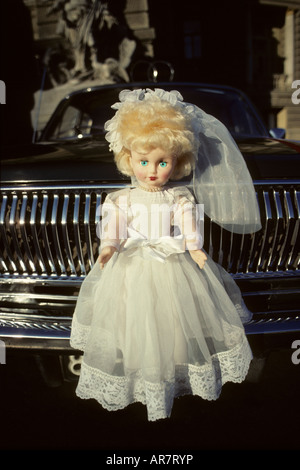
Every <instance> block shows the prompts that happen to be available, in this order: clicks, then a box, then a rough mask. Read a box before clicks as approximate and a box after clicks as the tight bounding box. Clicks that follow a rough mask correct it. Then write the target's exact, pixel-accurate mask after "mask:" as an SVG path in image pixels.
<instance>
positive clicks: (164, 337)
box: [71, 252, 252, 420]
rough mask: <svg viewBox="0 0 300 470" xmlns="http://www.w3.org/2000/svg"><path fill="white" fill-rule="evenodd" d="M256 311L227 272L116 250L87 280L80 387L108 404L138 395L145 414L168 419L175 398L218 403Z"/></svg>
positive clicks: (76, 337) (79, 333)
mask: <svg viewBox="0 0 300 470" xmlns="http://www.w3.org/2000/svg"><path fill="white" fill-rule="evenodd" d="M250 318H251V314H250V312H249V311H248V310H247V309H246V308H245V306H244V304H243V302H242V298H241V294H240V291H239V289H238V287H237V285H236V284H235V282H234V281H233V280H232V278H231V276H230V275H229V274H228V273H227V272H225V271H224V270H223V268H221V267H220V266H219V265H217V264H215V263H214V262H213V261H212V260H211V259H210V258H208V261H207V263H206V265H205V267H204V269H203V270H200V269H199V268H198V266H197V265H196V264H195V263H194V261H192V259H191V257H190V255H189V253H183V254H174V255H171V256H169V257H168V258H167V260H166V262H165V263H161V262H159V261H157V260H155V259H151V258H149V259H142V258H141V257H140V256H138V252H137V256H133V257H128V256H127V254H124V253H120V254H115V255H114V256H113V258H112V259H111V260H110V261H109V263H108V264H107V265H106V267H105V268H104V270H103V271H101V270H100V268H99V265H98V263H96V264H95V266H94V267H93V269H92V270H91V272H90V273H89V275H88V276H87V278H86V279H85V281H84V282H83V284H82V287H81V290H80V294H79V297H78V301H77V306H76V309H75V313H74V317H73V323H72V332H71V345H72V347H74V348H75V349H80V350H82V351H84V355H83V362H82V368H81V374H80V378H79V382H78V386H77V389H76V393H77V395H78V396H79V397H81V398H95V399H96V400H98V401H99V403H101V405H102V406H103V407H105V408H106V409H108V410H117V409H122V408H124V407H126V406H127V405H129V404H130V403H134V402H136V401H139V402H142V403H144V404H146V405H147V411H148V419H149V420H157V419H161V418H166V417H168V416H170V414H171V410H172V405H173V400H174V398H175V397H178V396H182V395H186V394H193V395H198V396H200V397H203V398H205V399H208V400H215V399H217V398H218V396H219V395H220V392H221V388H222V385H223V384H224V383H226V382H228V381H232V382H241V381H243V380H244V379H245V376H246V374H247V371H248V368H249V364H250V361H251V359H252V353H251V350H250V347H249V344H248V341H247V339H246V336H245V333H244V328H243V323H244V322H247V321H249V320H250Z"/></svg>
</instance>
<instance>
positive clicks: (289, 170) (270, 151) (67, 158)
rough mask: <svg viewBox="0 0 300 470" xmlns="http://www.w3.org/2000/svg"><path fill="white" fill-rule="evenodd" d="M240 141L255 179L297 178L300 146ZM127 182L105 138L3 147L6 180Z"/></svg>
mask: <svg viewBox="0 0 300 470" xmlns="http://www.w3.org/2000/svg"><path fill="white" fill-rule="evenodd" d="M237 144H238V146H239V148H240V150H241V152H242V153H243V155H244V158H245V161H246V163H247V166H248V168H249V171H250V173H251V175H252V178H253V179H255V180H259V179H275V178H276V179H295V178H297V177H298V179H299V176H300V175H299V174H298V175H297V174H295V170H296V168H297V166H298V167H299V162H300V145H299V144H297V143H295V142H289V141H277V140H274V139H266V138H260V139H253V138H251V139H243V140H237ZM121 181H124V182H126V181H127V182H128V181H129V178H125V177H123V176H122V175H120V173H119V172H118V170H117V169H116V166H115V163H114V161H113V154H112V153H111V152H109V150H108V145H107V142H106V141H105V140H104V139H97V140H96V139H94V140H91V139H84V140H78V141H77V142H67V143H61V144H52V143H39V144H32V145H27V146H15V147H13V146H11V147H9V148H7V149H5V148H3V149H2V159H1V182H2V184H3V183H16V184H22V183H24V184H26V183H46V182H47V183H51V184H53V183H59V184H62V183H106V182H107V183H112V182H115V183H117V182H119V183H120V182H121Z"/></svg>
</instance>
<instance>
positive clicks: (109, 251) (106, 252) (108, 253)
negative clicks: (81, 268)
mask: <svg viewBox="0 0 300 470" xmlns="http://www.w3.org/2000/svg"><path fill="white" fill-rule="evenodd" d="M115 251H117V248H115V247H114V246H106V247H105V248H103V250H101V253H100V255H99V258H98V261H99V263H100V269H103V268H104V265H105V264H106V263H108V261H109V260H110V258H111V257H112V255H113V254H114V252H115Z"/></svg>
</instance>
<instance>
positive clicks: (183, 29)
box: [23, 0, 300, 140]
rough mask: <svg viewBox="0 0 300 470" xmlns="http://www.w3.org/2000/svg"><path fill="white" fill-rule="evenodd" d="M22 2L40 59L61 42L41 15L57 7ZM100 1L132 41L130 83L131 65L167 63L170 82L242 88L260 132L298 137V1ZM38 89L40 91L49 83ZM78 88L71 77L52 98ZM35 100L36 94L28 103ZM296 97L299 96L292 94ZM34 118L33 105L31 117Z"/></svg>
mask: <svg viewBox="0 0 300 470" xmlns="http://www.w3.org/2000/svg"><path fill="white" fill-rule="evenodd" d="M23 1H24V3H25V4H26V6H27V7H28V8H29V10H30V13H31V18H32V25H33V33H34V42H35V50H36V53H37V55H39V56H40V57H42V56H43V54H44V53H45V51H46V50H48V49H49V48H50V49H51V48H53V47H54V46H57V45H58V44H61V42H62V35H61V33H59V32H58V29H57V26H58V22H59V17H60V12H59V11H56V12H53V13H52V14H51V15H49V14H48V13H47V12H48V11H49V7H51V5H53V4H55V3H59V2H58V0H23ZM76 1H77V2H78V1H79V0H67V2H66V3H71V4H72V3H73V2H74V3H76ZM86 1H88V0H82V1H81V3H82V4H83V5H84V4H85V3H86ZM61 3H63V2H61ZM100 3H101V2H100ZM102 3H107V2H102ZM108 4H109V6H110V7H111V8H112V11H113V13H114V8H116V12H117V14H121V13H122V14H123V19H124V22H125V23H126V26H127V27H128V31H129V32H130V37H129V39H130V40H132V39H134V41H136V48H135V50H134V52H133V54H132V57H131V64H128V63H127V67H126V72H127V74H128V78H129V80H134V79H135V78H136V77H134V76H133V75H132V70H133V68H132V67H131V66H132V65H134V66H135V67H136V64H139V66H140V69H139V70H142V68H141V67H142V65H143V64H146V65H145V67H146V69H147V63H150V64H151V62H153V61H164V62H165V63H171V64H172V65H173V66H174V70H175V75H174V77H175V79H178V80H185V81H202V82H203V81H207V82H215V83H217V82H218V83H222V84H228V85H233V86H236V87H238V88H240V89H242V90H243V91H245V92H246V93H247V94H248V95H249V96H250V98H251V99H252V100H253V101H254V103H255V104H256V106H257V107H258V109H259V111H260V112H261V114H262V115H263V118H264V120H265V121H266V123H267V125H268V127H270V128H271V127H276V126H277V127H284V128H285V129H286V131H287V134H286V136H287V137H288V138H291V139H298V140H300V104H297V103H296V102H295V100H294V102H293V100H292V96H293V92H295V91H296V92H297V89H296V90H295V89H294V88H293V86H297V87H298V88H300V84H299V85H297V81H298V80H300V0H230V1H227V2H224V0H215V1H214V2H204V1H199V0H198V1H195V0H185V2H184V4H182V2H180V3H178V2H174V1H173V0H164V1H163V2H160V1H158V0H124V1H123V0H110V2H109V1H108ZM125 23H124V24H125ZM134 70H135V71H136V70H138V68H135V69H134ZM124 77H125V75H124ZM124 77H123V79H124ZM111 78H112V79H113V80H114V79H115V77H109V76H106V77H104V79H103V76H102V78H101V77H100V78H99V77H98V79H97V80H96V82H97V83H98V82H100V83H103V82H105V81H106V82H107V81H109V80H110V79H111ZM121 78H122V77H121ZM138 78H140V77H138ZM142 78H146V79H147V78H149V77H147V76H146V77H142ZM54 80H55V77H54ZM93 83H95V77H93ZM44 86H45V90H46V92H47V93H48V91H49V90H47V86H48V88H51V84H50V85H49V83H48V85H47V83H46V84H44ZM79 86H80V81H79V83H76V80H75V81H74V80H73V82H72V81H70V80H69V81H67V83H66V84H65V85H64V84H60V86H58V87H56V92H55V93H56V95H55V96H56V101H58V100H59V99H60V98H61V97H62V96H63V95H64V94H66V89H68V90H69V91H70V90H72V89H74V88H76V87H79ZM47 93H44V95H43V100H44V102H43V104H42V107H43V109H44V110H46V114H45V116H44V118H42V121H41V122H40V124H39V126H40V127H41V126H42V125H43V122H44V121H45V120H46V119H47V117H48V114H50V112H52V110H53V109H52V108H53V99H52V97H51V98H50V95H51V93H50V94H49V93H48V94H49V98H47ZM52 95H53V93H52ZM38 96H39V91H38V90H37V92H36V97H35V101H36V103H37V100H38ZM294 96H295V95H294ZM297 96H298V97H299V98H300V92H299V95H297ZM35 113H36V105H35V108H34V110H33V116H34V115H35ZM47 113H48V114H47ZM43 119H44V121H43Z"/></svg>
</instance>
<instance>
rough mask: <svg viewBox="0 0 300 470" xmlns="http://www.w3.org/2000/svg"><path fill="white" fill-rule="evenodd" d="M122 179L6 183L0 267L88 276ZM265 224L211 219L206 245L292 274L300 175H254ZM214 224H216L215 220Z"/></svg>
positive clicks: (233, 264)
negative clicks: (249, 229)
mask: <svg viewBox="0 0 300 470" xmlns="http://www.w3.org/2000/svg"><path fill="white" fill-rule="evenodd" d="M120 187H122V185H114V186H111V185H110V186H93V185H86V186H68V187H65V186H55V187H51V186H49V187H45V186H41V187H24V188H23V187H22V188H20V189H16V187H5V188H3V189H2V193H1V209H0V235H1V239H2V242H1V249H2V253H1V258H0V264H1V266H0V273H1V278H2V280H3V279H5V278H14V279H16V278H19V279H20V278H30V279H45V278H47V279H48V278H51V279H55V278H61V279H66V278H67V279H72V280H78V281H81V280H82V279H83V278H84V277H85V276H86V274H87V273H88V272H89V270H90V269H91V267H92V266H93V264H94V263H95V260H96V258H97V255H98V248H99V239H98V237H97V233H96V228H97V224H98V222H99V211H98V210H97V208H98V207H99V205H100V204H101V203H102V201H103V200H104V198H105V195H106V194H107V193H108V192H110V191H113V190H116V189H119V188H120ZM255 187H256V192H257V198H258V202H259V206H260V211H261V219H262V225H263V227H262V229H261V230H260V231H259V232H257V233H255V234H247V235H236V234H230V233H228V232H226V231H225V230H222V229H220V228H219V227H218V226H217V225H215V224H213V223H212V222H211V221H209V220H208V221H206V223H205V237H204V239H205V245H204V247H205V249H206V250H207V252H208V253H209V254H210V255H211V256H212V258H213V259H214V260H215V261H217V262H218V263H220V264H221V265H222V266H223V267H224V268H225V269H226V270H227V271H229V272H230V273H232V274H233V275H234V276H237V277H239V276H251V275H256V276H257V275H260V274H262V275H266V274H267V273H272V274H273V275H274V274H276V273H281V274H282V273H288V274H291V275H292V274H293V273H296V271H297V270H298V269H299V258H300V237H299V232H300V228H299V224H300V182H297V183H295V182H288V181H287V182H284V183H283V182H272V184H270V182H269V181H259V182H255ZM214 225H215V226H214Z"/></svg>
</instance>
